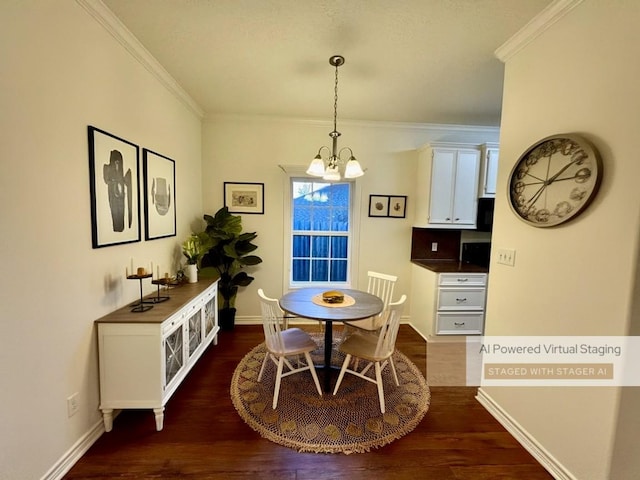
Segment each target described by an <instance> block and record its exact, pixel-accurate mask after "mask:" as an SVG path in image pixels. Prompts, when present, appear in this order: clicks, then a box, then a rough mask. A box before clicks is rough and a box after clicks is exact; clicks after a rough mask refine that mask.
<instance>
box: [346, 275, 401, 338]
mask: <svg viewBox="0 0 640 480" xmlns="http://www.w3.org/2000/svg"><path fill="white" fill-rule="evenodd" d="M367 277H368V279H369V281H368V284H367V292H368V293H371V294H372V295H375V296H377V297H380V298H381V299H382V304H383V305H384V307H383V308H382V312H380V313H379V314H378V315H376V316H375V317H369V318H365V319H363V320H355V321H352V322H344V324H345V327H344V335H343V337H342V338H343V339H344V338H346V337H347V335H349V334H350V333H353V331H354V329H359V330H366V331H369V332H375V331H377V330H378V329H379V328H380V326H381V325H382V323H383V322H384V320H385V318H386V315H387V307H388V306H389V304H390V303H391V299H392V298H393V289H394V288H395V285H396V281H397V280H398V277H396V276H395V275H388V274H386V273H378V272H372V271H368V272H367Z"/></svg>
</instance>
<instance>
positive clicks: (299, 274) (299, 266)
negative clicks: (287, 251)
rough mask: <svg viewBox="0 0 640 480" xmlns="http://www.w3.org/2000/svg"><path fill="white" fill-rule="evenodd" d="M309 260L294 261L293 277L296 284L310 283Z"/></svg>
mask: <svg viewBox="0 0 640 480" xmlns="http://www.w3.org/2000/svg"><path fill="white" fill-rule="evenodd" d="M310 266H311V265H310V262H309V260H294V261H293V271H292V273H291V276H292V278H293V281H294V282H308V281H309V267H310Z"/></svg>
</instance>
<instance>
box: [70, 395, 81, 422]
mask: <svg viewBox="0 0 640 480" xmlns="http://www.w3.org/2000/svg"><path fill="white" fill-rule="evenodd" d="M79 409H80V404H79V403H78V392H76V393H74V394H73V395H71V396H70V397H68V398H67V416H68V417H69V418H71V417H73V416H74V415H75V414H76V413H78V410H79Z"/></svg>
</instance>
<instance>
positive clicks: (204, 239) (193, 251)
mask: <svg viewBox="0 0 640 480" xmlns="http://www.w3.org/2000/svg"><path fill="white" fill-rule="evenodd" d="M212 244H213V241H212V240H211V237H210V236H209V235H207V233H206V232H200V233H192V234H191V235H189V238H187V239H186V240H185V241H184V242H182V254H183V255H184V256H185V257H186V258H187V263H188V264H189V265H197V264H198V262H199V261H200V259H201V258H202V256H203V255H204V254H205V253H207V251H208V250H209V249H210V248H211V245H212Z"/></svg>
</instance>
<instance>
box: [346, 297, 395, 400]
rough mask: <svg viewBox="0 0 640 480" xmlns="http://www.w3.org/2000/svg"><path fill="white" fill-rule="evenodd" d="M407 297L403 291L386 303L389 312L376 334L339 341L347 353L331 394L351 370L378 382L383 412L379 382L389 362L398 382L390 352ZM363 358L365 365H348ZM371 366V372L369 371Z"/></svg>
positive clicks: (381, 391) (365, 378) (380, 382)
mask: <svg viewBox="0 0 640 480" xmlns="http://www.w3.org/2000/svg"><path fill="white" fill-rule="evenodd" d="M406 299H407V296H406V295H402V297H400V300H398V301H397V302H395V303H390V304H389V307H388V315H387V317H386V319H385V321H384V323H383V324H382V326H381V327H380V330H379V333H378V335H358V334H355V335H350V336H349V337H347V338H346V340H345V341H344V342H342V344H341V345H340V347H339V348H340V351H341V352H343V353H344V354H345V355H346V356H345V359H344V362H342V368H341V369H340V375H339V376H338V381H337V382H336V387H335V389H334V390H333V394H334V395H335V394H336V393H338V389H339V388H340V384H341V383H342V379H343V378H344V374H345V373H350V374H351V375H355V376H357V377H360V378H363V379H364V380H367V381H368V382H372V383H375V384H376V385H377V386H378V399H379V400H380V411H381V412H382V413H384V412H385V403H384V387H383V385H382V371H383V370H384V369H385V368H386V367H387V365H389V366H390V367H389V368H390V369H391V371H392V373H393V379H394V380H395V383H396V385H400V382H398V374H397V373H396V368H395V365H394V364H393V360H392V359H391V356H392V355H393V352H394V351H395V348H396V337H397V336H398V328H399V327H400V315H401V314H402V309H403V307H404V303H405V301H406ZM352 358H356V359H361V360H365V362H363V363H365V365H364V366H363V368H362V369H360V370H359V369H358V368H359V367H358V365H359V363H360V362H354V363H355V365H354V367H350V364H351V359H352ZM371 367H373V370H374V372H373V376H372V375H371V374H368V373H369V371H370V370H371Z"/></svg>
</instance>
